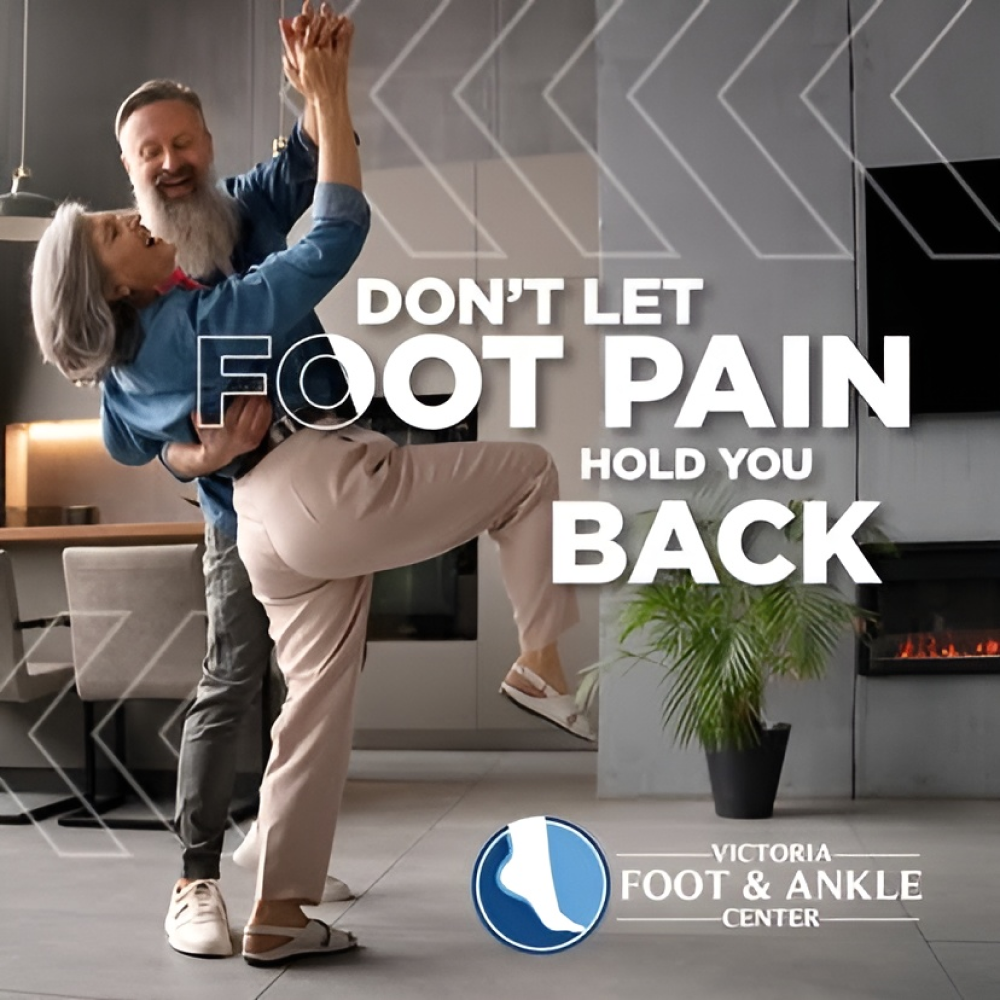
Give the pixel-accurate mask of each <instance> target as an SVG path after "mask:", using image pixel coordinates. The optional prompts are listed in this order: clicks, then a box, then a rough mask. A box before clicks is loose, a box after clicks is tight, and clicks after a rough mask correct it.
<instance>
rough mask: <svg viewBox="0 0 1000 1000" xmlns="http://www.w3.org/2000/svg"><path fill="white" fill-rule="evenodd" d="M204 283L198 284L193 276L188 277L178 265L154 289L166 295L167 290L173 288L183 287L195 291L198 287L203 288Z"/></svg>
mask: <svg viewBox="0 0 1000 1000" xmlns="http://www.w3.org/2000/svg"><path fill="white" fill-rule="evenodd" d="M204 287H205V285H201V284H199V283H198V282H197V281H195V280H194V278H189V277H188V276H187V275H186V274H185V273H184V272H183V271H182V270H181V269H180V268H179V267H178V268H176V269H175V270H174V273H173V274H171V275H170V277H169V278H167V280H166V281H164V282H163V283H162V284H159V285H157V286H156V289H155V291H156V292H158V293H159V294H160V295H166V294H167V292H172V291H173V290H174V289H175V288H183V289H184V291H185V292H195V291H197V290H198V289H199V288H204Z"/></svg>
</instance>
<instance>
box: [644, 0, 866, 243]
mask: <svg viewBox="0 0 1000 1000" xmlns="http://www.w3.org/2000/svg"><path fill="white" fill-rule="evenodd" d="M711 3H712V0H700V3H699V4H698V6H697V7H696V8H695V9H694V10H693V11H692V12H691V13H690V14H689V16H688V17H687V18H686V20H685V21H684V22H683V24H682V25H681V26H680V28H679V29H678V30H677V31H676V32H675V33H674V35H673V36H672V37H671V38H669V39H668V40H667V42H666V44H665V45H664V46H663V48H662V49H661V50H660V52H659V54H658V55H657V56H656V58H655V59H654V60H653V61H652V62H651V63H650V65H649V66H648V67H647V68H646V70H645V72H644V73H643V74H642V75H641V76H640V77H639V78H638V79H637V80H636V81H635V83H634V84H633V85H632V87H631V88H630V89H629V91H628V94H627V98H628V100H629V102H630V103H631V104H632V106H633V107H634V108H635V109H636V111H637V112H638V113H639V114H640V115H641V117H642V118H643V120H644V121H645V123H646V124H647V125H648V126H649V128H650V130H651V131H652V132H653V133H654V134H655V135H656V137H657V138H658V139H659V140H660V142H661V143H662V144H663V145H664V146H665V147H666V148H667V150H668V151H669V152H670V153H671V155H672V156H673V157H674V158H675V159H676V160H677V162H678V163H679V164H680V165H681V167H683V169H684V170H685V171H686V173H687V174H688V176H689V177H690V178H691V179H692V180H693V181H694V183H695V184H696V185H697V186H698V188H699V189H700V190H701V192H702V194H703V195H704V196H705V198H706V199H708V201H709V202H710V203H711V204H712V206H713V207H714V208H715V210H716V211H717V212H718V213H719V214H720V215H721V216H722V218H723V219H724V220H725V221H726V222H727V223H728V225H729V226H730V228H731V229H732V230H733V232H735V233H736V235H737V236H738V237H739V238H740V240H742V242H743V243H744V244H745V245H746V246H747V248H748V249H749V250H750V251H751V252H752V253H753V254H754V256H755V257H757V258H759V259H762V260H849V259H851V252H850V250H849V248H848V247H847V246H846V245H845V244H844V242H843V241H842V240H841V239H840V238H839V237H838V236H837V234H836V233H835V232H834V231H833V229H832V228H831V227H830V226H829V225H828V224H827V223H826V221H825V220H824V219H823V218H822V216H821V214H820V213H819V212H818V211H817V209H816V208H815V206H814V205H813V204H812V203H811V202H810V201H809V199H808V198H807V197H806V196H805V194H804V193H803V192H802V190H801V189H800V188H799V187H798V186H797V185H796V184H795V183H794V181H793V180H792V179H791V177H790V176H789V175H788V173H787V172H786V171H785V170H783V169H782V167H781V166H780V164H779V163H778V162H777V160H776V159H775V157H774V156H773V155H772V154H771V153H770V151H769V150H768V149H767V147H766V146H765V145H764V143H763V142H762V141H761V140H760V138H759V137H758V136H757V135H756V134H755V133H754V132H753V130H752V129H751V128H750V127H749V125H747V123H746V122H745V121H744V120H743V119H742V118H741V117H740V116H739V114H737V112H736V110H735V108H733V106H732V104H731V103H730V101H729V100H728V97H727V94H728V92H729V91H730V90H731V88H732V87H733V85H734V84H735V83H736V81H737V80H738V79H739V77H740V76H741V75H742V74H743V73H744V72H745V71H746V69H747V67H748V66H749V65H750V64H751V63H752V62H753V60H754V59H755V58H756V57H757V56H758V55H759V53H760V52H761V50H762V49H763V48H764V47H765V46H766V45H767V43H768V42H769V41H770V40H771V38H772V37H773V35H774V34H775V33H776V32H777V31H778V30H779V28H780V27H781V26H782V24H783V23H784V22H785V20H786V19H787V18H788V16H789V15H790V14H791V12H792V11H793V10H794V9H795V7H796V6H797V3H798V0H792V3H791V4H790V6H789V7H788V8H786V9H785V11H784V12H783V13H782V14H781V15H780V16H779V17H778V18H777V20H775V22H774V23H773V24H772V25H771V26H770V27H769V28H768V29H767V30H766V31H765V32H764V35H763V37H762V38H761V39H760V40H759V41H758V42H757V43H756V45H754V47H753V48H752V49H751V51H750V53H749V54H748V55H747V56H746V57H745V58H744V59H743V60H742V61H741V63H740V64H739V66H737V68H736V70H735V71H734V72H733V73H732V74H731V75H730V76H729V78H728V79H727V80H726V81H725V83H724V84H723V85H722V87H721V88H720V89H719V91H718V92H717V94H716V98H717V100H718V101H719V103H720V104H721V105H722V107H723V108H724V109H725V110H726V112H727V113H728V114H729V116H730V117H732V118H733V120H734V121H735V122H736V123H737V124H738V125H739V126H740V129H741V130H742V131H743V133H744V134H745V135H746V136H747V137H748V138H749V139H750V140H751V142H753V144H754V146H755V147H756V148H757V150H758V151H759V152H760V153H761V154H762V155H763V157H764V159H765V161H766V162H767V163H768V165H769V166H770V167H771V168H772V169H773V170H774V172H775V174H776V175H777V177H778V178H779V180H780V181H781V182H782V184H783V185H784V186H785V187H786V188H787V189H788V190H789V191H790V192H791V193H792V194H793V195H794V197H795V199H796V201H797V202H798V203H799V204H801V205H802V207H803V208H805V210H806V212H807V213H808V215H809V216H810V217H811V218H812V219H813V220H814V221H815V222H816V224H817V225H818V227H819V229H820V230H821V231H822V233H823V235H824V237H825V238H826V239H828V240H830V242H831V243H832V244H833V246H832V248H831V250H830V251H820V252H812V251H798V252H766V251H764V250H763V249H761V247H760V246H758V244H757V242H756V241H755V240H754V239H753V237H752V236H751V235H750V233H749V232H748V231H747V230H746V228H745V227H744V226H743V225H742V224H741V222H740V221H739V220H738V219H737V217H736V215H735V214H734V212H733V211H732V210H731V209H730V208H729V207H727V205H726V204H725V202H724V201H723V200H722V199H721V198H720V197H719V196H718V194H716V192H715V191H714V190H713V189H712V187H711V185H710V184H709V183H708V181H707V180H706V178H705V177H704V175H703V174H702V173H700V172H699V171H698V169H697V168H696V167H695V166H694V164H693V163H692V162H691V161H690V160H689V159H688V158H687V157H685V156H684V154H683V153H682V152H681V150H680V148H679V147H678V146H677V143H676V142H674V140H673V139H671V137H670V136H669V135H668V134H667V133H666V131H665V130H664V129H663V127H662V126H661V125H660V124H659V123H658V122H657V121H656V119H655V118H654V117H653V115H652V114H651V113H650V111H649V109H648V108H647V107H646V106H645V105H644V104H643V102H642V100H641V99H640V92H641V91H642V89H643V87H644V86H645V85H646V83H647V82H648V81H649V79H650V78H651V77H652V75H653V74H654V73H655V72H656V71H657V69H658V68H659V67H660V66H661V65H662V64H663V62H664V61H665V60H666V59H667V58H669V57H670V55H671V53H673V52H674V51H675V50H676V49H677V47H678V46H679V45H680V44H681V42H682V41H684V40H685V38H686V36H687V35H688V33H689V32H690V31H691V29H692V28H693V27H694V25H695V24H696V22H697V21H698V20H699V19H700V18H701V17H702V16H703V15H704V13H705V11H706V10H707V9H708V7H709V5H710V4H711Z"/></svg>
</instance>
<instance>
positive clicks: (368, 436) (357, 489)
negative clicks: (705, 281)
mask: <svg viewBox="0 0 1000 1000" xmlns="http://www.w3.org/2000/svg"><path fill="white" fill-rule="evenodd" d="M262 473H266V475H265V476H264V480H265V481H264V482H262V483H260V485H259V486H258V484H257V483H255V484H254V506H255V507H258V508H263V509H267V510H270V511H273V512H274V513H273V515H272V516H269V517H268V518H267V529H268V532H269V534H270V536H271V539H272V541H273V543H274V546H275V549H276V550H277V551H278V552H280V553H281V555H282V558H283V559H284V560H285V561H286V562H287V564H288V565H289V566H292V567H294V568H295V569H296V570H297V571H298V572H299V573H301V574H303V575H306V576H310V577H314V578H316V579H323V578H329V577H349V576H363V575H367V574H369V573H372V572H375V571H376V570H380V569H390V568H393V567H396V566H407V565H410V564H411V563H415V562H420V561H421V560H424V559H429V558H431V557H433V556H436V555H440V554H441V553H442V552H445V551H447V550H448V549H451V548H454V547H455V546H456V545H460V544H462V543H463V542H466V541H468V540H469V539H472V538H475V537H476V536H477V535H480V534H482V533H483V532H489V534H490V535H491V536H492V537H493V539H494V540H495V541H496V543H497V545H498V546H499V550H500V560H501V570H502V573H503V577H504V583H505V586H506V589H507V593H508V595H509V597H510V599H511V603H512V604H513V607H514V620H515V622H516V624H517V627H518V632H519V635H520V641H521V648H522V650H536V649H542V648H543V647H545V646H548V645H550V644H551V643H554V642H555V640H556V639H557V638H558V636H559V635H560V634H561V633H562V632H564V631H565V630H566V629H567V628H569V627H570V626H571V625H573V624H574V623H575V622H576V621H577V609H576V598H575V595H574V592H573V589H572V588H571V587H566V586H562V585H556V584H553V582H552V501H553V500H556V499H558V491H559V483H558V475H557V473H556V469H555V465H554V464H553V462H552V458H551V456H550V455H549V454H548V452H546V451H545V449H544V448H541V447H539V446H538V445H532V444H520V443H508V442H492V441H479V442H470V443H455V444H429V445H408V446H404V447H399V448H397V447H394V446H393V445H392V443H391V442H389V441H388V440H387V439H386V438H384V437H382V436H381V435H377V434H373V433H371V432H366V431H363V430H356V429H353V428H352V429H350V430H349V431H340V432H325V433H324V432H322V431H318V432H302V433H300V434H296V435H295V436H294V437H293V438H291V439H290V440H289V441H287V442H285V443H284V444H283V445H282V446H281V447H280V448H278V449H277V450H276V451H275V452H274V453H273V454H271V455H269V456H268V457H267V458H266V459H265V461H264V463H263V464H262V465H261V466H259V467H258V468H257V469H255V470H254V471H253V472H252V473H250V477H248V478H251V479H253V478H254V477H260V476H261V474H262ZM265 505H266V507H265ZM241 516H242V512H241Z"/></svg>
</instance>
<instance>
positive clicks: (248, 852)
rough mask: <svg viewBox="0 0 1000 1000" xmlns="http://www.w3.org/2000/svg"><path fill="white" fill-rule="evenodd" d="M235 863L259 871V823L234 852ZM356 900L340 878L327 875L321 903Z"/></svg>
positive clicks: (249, 831)
mask: <svg viewBox="0 0 1000 1000" xmlns="http://www.w3.org/2000/svg"><path fill="white" fill-rule="evenodd" d="M233 863H234V864H236V865H238V866H239V867H240V868H249V869H250V870H251V871H256V870H257V865H258V864H259V863H260V842H259V841H258V839H257V822H256V820H255V821H254V822H253V823H251V824H250V829H249V830H247V835H246V837H245V838H244V839H243V843H242V844H240V846H239V847H237V848H236V850H235V851H233ZM350 899H354V893H353V892H351V888H350V886H349V885H348V884H347V883H346V882H342V881H341V880H340V879H339V878H334V877H333V876H332V875H327V877H326V883H325V884H324V886H323V898H322V899H321V900H320V902H321V903H346V902H347V901H348V900H350Z"/></svg>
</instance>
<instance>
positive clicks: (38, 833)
mask: <svg viewBox="0 0 1000 1000" xmlns="http://www.w3.org/2000/svg"><path fill="white" fill-rule="evenodd" d="M595 763H596V758H595V756H594V755H593V754H588V753H545V754H542V753H535V754H525V753H520V754H519V753H479V754H475V753H461V754H459V753H385V752H373V751H367V752H358V753H356V754H355V757H354V762H353V765H352V780H351V782H350V784H349V788H348V795H347V803H346V812H345V815H344V819H343V821H342V823H341V827H340V831H339V833H338V843H337V849H336V854H335V858H334V864H333V866H332V869H331V870H332V871H334V872H335V873H336V874H338V875H340V876H341V877H343V878H345V879H347V880H348V881H349V882H350V883H351V885H352V886H354V887H355V888H356V889H357V890H359V891H360V892H361V897H360V898H359V899H358V900H357V901H355V902H353V903H348V904H339V905H336V906H324V907H321V908H319V913H318V915H321V916H323V917H325V918H326V919H329V920H334V921H337V922H338V923H339V924H341V925H342V926H345V927H348V928H350V929H352V930H354V931H355V932H356V933H357V934H358V936H359V938H360V939H361V941H362V944H363V946H364V947H363V948H362V949H360V950H359V951H358V952H356V953H353V954H351V955H346V956H340V957H339V958H334V959H325V960H324V959H307V960H303V961H300V962H299V963H297V964H295V965H292V966H289V967H288V968H285V969H277V970H259V969H252V968H250V967H248V966H247V965H245V964H244V963H243V962H242V961H241V960H240V959H239V958H233V959H229V960H225V961H199V960H195V959H190V958H185V957H183V956H181V955H178V954H176V953H174V952H173V951H171V950H170V948H168V947H167V945H166V942H165V940H164V937H163V932H162V919H163V915H164V912H165V905H166V900H167V896H168V893H169V889H170V886H171V883H172V881H173V878H174V874H175V865H176V859H177V851H176V845H175V843H174V842H173V840H172V838H171V837H170V836H169V835H168V834H166V833H163V834H160V833H146V832H134V833H117V834H116V835H115V838H112V837H110V836H109V835H108V834H106V833H104V832H102V831H81V830H64V829H62V828H60V827H57V826H55V825H54V824H52V823H45V824H43V825H42V826H40V827H38V828H32V827H25V828H14V827H2V828H0V1000H15V998H16V1000H22V998H27V997H71V998H76V1000H85V998H88V1000H89V998H108V1000H111V998H115V1000H117V998H123V1000H159V998H184V1000H201V998H209V997H211V998H224V1000H244V998H245V1000H249V998H256V997H261V996H265V995H266V997H267V1000H305V998H312V997H337V998H338V1000H352V998H355V997H357V998H364V1000H381V998H388V997H392V998H404V1000H405V998H428V1000H430V998H448V997H463V998H464V997H476V998H487V1000H489V998H503V1000H508V998H516V1000H535V998H539V1000H541V998H546V1000H551V998H556V997H561V996H570V997H573V998H581V1000H583V998H590V997H593V998H601V1000H609V998H618V997H627V998H649V997H661V996H663V997H677V998H681V997H683V998H685V1000H708V998H711V1000H728V998H740V1000H743V998H746V1000H757V998H759V1000H828V998H830V1000H832V998H838V1000H840V998H878V1000H894V998H899V1000H956V998H962V1000H995V998H997V997H1000V847H998V845H997V837H996V831H997V829H998V827H1000V803H998V802H968V801H933V802H912V801H906V802H904V801H868V802H853V803H852V802H839V801H838V802H832V801H822V802H801V801H789V802H779V808H778V811H777V814H776V816H775V818H774V819H773V820H768V821H762V822H735V821H726V820H721V819H718V818H717V817H715V815H714V813H713V811H712V808H711V805H710V803H708V802H706V801H699V800H674V801H662V800H630V801H616V800H610V801H609V800H601V801H598V800H597V799H595V796H594V788H595V780H594V768H595ZM538 813H547V814H550V815H557V816H561V817H563V818H565V819H569V820H572V821H574V822H577V823H579V824H581V825H583V826H585V827H586V828H587V829H589V830H590V831H591V832H592V833H594V834H595V835H596V836H597V837H598V839H599V840H600V842H601V843H602V846H603V847H604V849H605V851H606V853H607V855H608V859H609V862H610V866H611V870H612V875H613V897H612V903H611V906H610V908H609V911H608V914H607V916H606V918H605V920H604V923H603V924H602V925H601V927H600V929H599V930H598V931H597V932H596V933H595V934H594V935H592V936H591V937H590V938H589V939H587V940H586V941H585V942H583V943H582V944H581V945H580V946H579V947H577V948H574V949H571V950H570V951H567V952H565V953H563V954H560V955H553V956H547V957H541V956H527V955H521V954H519V953H516V952H514V951H511V950H510V949H508V948H506V947H504V946H503V945H500V944H498V943H497V942H496V941H495V940H494V939H493V938H491V937H490V936H489V935H488V934H487V933H486V932H485V931H484V930H483V929H482V927H481V926H480V924H479V923H478V921H477V919H476V917H475V915H474V913H473V909H472V905H471V900H470V894H469V877H470V872H471V868H472V864H473V862H474V860H475V858H476V855H477V853H478V851H479V848H480V847H481V846H482V844H483V843H484V841H485V840H486V839H487V838H488V837H489V835H490V834H491V833H492V832H493V831H495V830H496V829H498V828H500V827H501V826H503V825H504V824H505V823H507V822H509V821H511V820H513V819H517V818H519V817H522V816H528V815H535V814H538ZM235 843H236V839H235V835H234V837H233V841H232V843H231V844H230V845H229V846H230V847H232V846H234V845H235ZM743 843H754V844H769V845H775V844H794V843H799V844H805V845H811V846H812V847H813V849H814V850H818V849H819V847H820V845H823V844H825V845H827V848H828V849H829V851H830V853H831V855H833V857H832V858H831V860H830V861H829V862H824V863H821V864H816V863H812V864H810V863H803V864H788V863H779V862H777V861H770V860H769V861H765V862H763V863H749V864H747V863H740V862H737V863H735V864H734V863H728V862H723V863H721V864H720V863H717V862H716V861H715V860H714V859H713V858H711V857H708V858H706V857H700V858H699V857H688V858H676V857H675V858H664V857H660V858H625V857H622V856H621V855H625V854H640V853H642V854H651V853H657V854H665V853H671V854H689V855H697V854H701V855H705V854H709V853H710V851H711V848H712V845H713V844H743ZM838 854H842V855H872V854H896V855H899V854H910V855H919V857H915V858H914V857H910V858H899V857H894V858H885V857H883V858H878V859H876V858H871V857H850V858H848V857H836V855H838ZM633 868H634V869H639V870H642V871H644V872H645V871H649V870H652V869H663V870H667V871H670V872H671V873H673V874H676V873H678V872H680V871H682V870H685V869H686V870H688V871H690V872H698V873H699V874H701V873H704V872H705V871H706V870H707V869H710V868H711V869H720V868H721V869H725V870H728V871H730V873H731V874H730V876H729V877H727V878H726V879H724V880H723V882H722V891H721V898H720V899H719V900H714V899H711V898H700V899H697V900H690V901H687V902H685V901H683V900H680V901H678V900H677V899H676V898H674V897H673V896H670V897H668V898H666V899H664V900H661V901H654V900H648V899H642V898H639V899H637V898H635V895H634V893H633V894H632V895H631V897H630V898H629V899H628V900H624V899H622V889H621V882H622V873H623V871H624V870H625V869H633ZM818 868H823V869H825V870H827V872H828V873H829V874H831V875H833V873H835V872H837V871H845V870H853V871H855V872H858V871H863V870H870V871H874V870H876V869H882V870H885V871H886V872H887V873H888V874H887V876H886V879H887V888H888V889H889V890H893V889H894V888H895V887H896V881H898V873H899V872H900V870H901V869H903V868H913V869H917V870H920V871H921V872H922V878H921V883H920V888H921V893H922V897H923V898H922V899H920V900H917V901H908V902H900V901H896V900H889V901H885V900H883V901H879V900H874V899H873V900H858V899H855V900H853V901H849V900H840V901H827V900H824V901H822V902H813V903H803V902H795V903H792V904H788V903H785V902H784V897H785V892H786V890H787V888H788V886H789V885H790V884H791V879H792V876H793V874H794V872H795V871H796V870H798V869H801V870H802V871H803V872H804V873H805V875H806V876H807V877H809V876H814V875H815V873H816V870H817V869H818ZM753 869H757V870H760V871H762V872H763V873H764V879H765V881H768V882H769V883H770V885H771V890H770V892H771V898H772V900H775V902H773V903H772V904H771V905H772V906H775V907H777V906H788V905H794V906H812V907H814V908H816V909H817V910H818V912H819V914H820V915H821V917H822V922H821V923H820V926H819V927H817V928H815V929H795V928H774V927H772V928H769V929H760V928H756V929H727V928H726V927H725V926H723V924H722V923H720V922H719V921H718V917H719V915H720V914H721V913H722V912H723V911H724V910H726V909H727V908H730V907H732V908H739V907H744V908H749V907H751V906H752V907H762V906H767V905H768V904H764V903H749V902H747V901H746V900H745V899H744V898H743V892H742V889H743V886H744V885H745V883H746V878H747V875H748V873H749V871H751V870H753ZM694 878H695V876H694V875H690V874H689V875H687V876H685V877H684V879H686V880H687V881H686V882H685V881H684V880H682V882H681V887H682V889H683V891H685V892H687V893H688V894H690V891H689V890H690V887H691V886H692V885H693V884H694ZM873 878H874V876H871V875H870V876H868V877H867V879H866V880H864V881H863V882H862V885H863V886H865V887H867V888H868V889H869V890H873V889H874V881H873ZM658 879H659V876H655V875H654V876H652V877H651V881H650V886H651V887H652V888H653V889H654V890H656V889H658V888H659V887H660V886H661V885H662V879H659V881H657V880H658ZM223 887H224V890H225V893H226V898H227V900H228V903H229V908H230V915H231V919H232V923H233V926H234V928H238V927H239V926H241V923H242V921H243V920H244V919H245V917H246V915H247V912H248V909H249V906H250V902H251V895H252V880H251V878H250V876H249V875H248V874H247V873H245V872H242V871H240V870H238V869H236V868H234V866H233V865H232V862H231V861H229V860H226V861H225V862H224V868H223ZM637 917H638V918H645V919H640V920H636V919H635V918H637ZM651 917H655V918H657V919H655V920H650V919H649V918H651ZM663 918H668V919H663ZM691 918H699V919H697V920H694V919H691ZM859 918H864V919H863V920H862V919H859Z"/></svg>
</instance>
